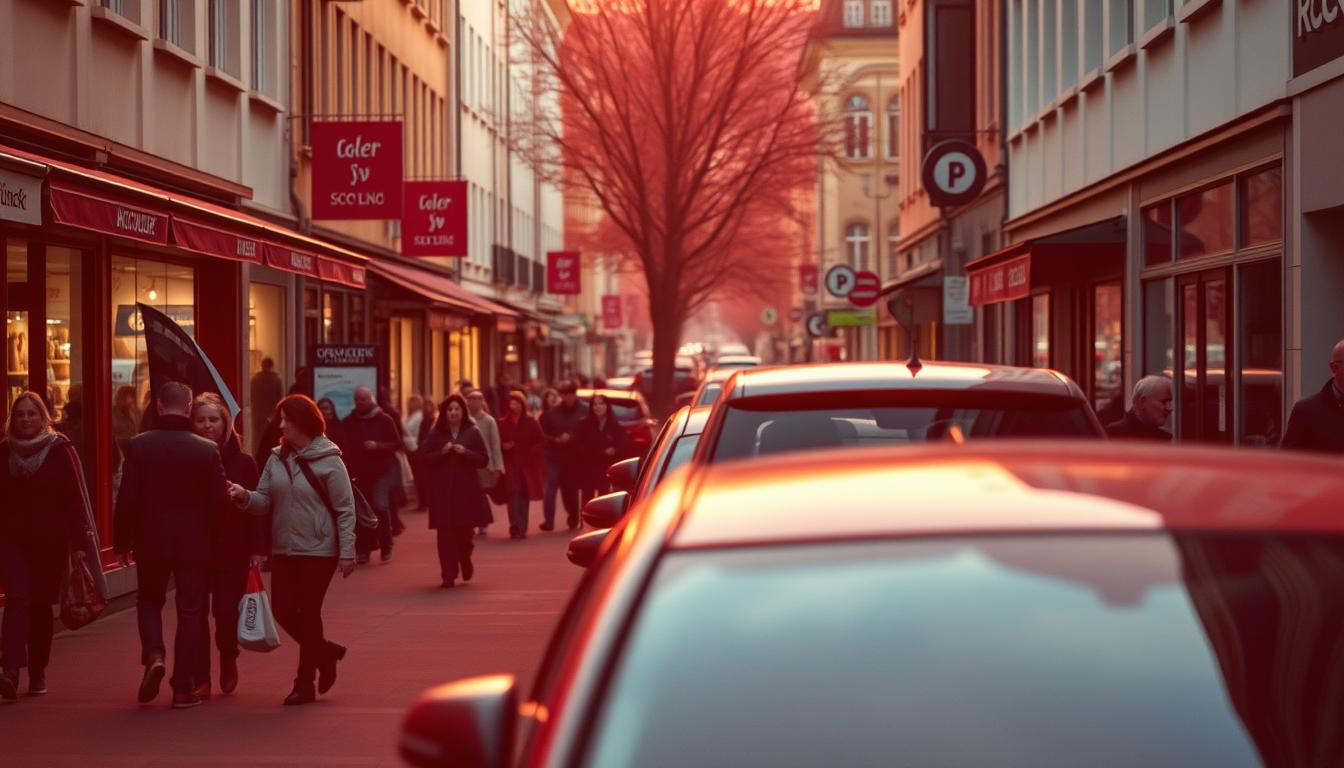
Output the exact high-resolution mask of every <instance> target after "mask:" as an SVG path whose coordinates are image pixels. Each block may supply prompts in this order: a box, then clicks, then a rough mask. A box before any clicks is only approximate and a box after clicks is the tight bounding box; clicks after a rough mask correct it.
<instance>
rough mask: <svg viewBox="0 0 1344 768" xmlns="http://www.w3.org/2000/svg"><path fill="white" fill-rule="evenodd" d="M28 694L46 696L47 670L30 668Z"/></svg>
mask: <svg viewBox="0 0 1344 768" xmlns="http://www.w3.org/2000/svg"><path fill="white" fill-rule="evenodd" d="M28 695H29V696H45V695H47V670H45V669H32V668H31V667H30V668H29V669H28Z"/></svg>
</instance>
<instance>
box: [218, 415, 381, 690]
mask: <svg viewBox="0 0 1344 768" xmlns="http://www.w3.org/2000/svg"><path fill="white" fill-rule="evenodd" d="M276 411H277V412H278V413H279V415H280V431H281V435H282V437H281V442H280V445H279V446H278V447H277V448H275V450H273V451H272V452H271V458H270V459H268V460H267V462H266V466H265V467H264V468H263V469H262V472H261V481H260V482H259V483H258V484H257V489H256V490H255V491H249V490H247V489H246V488H244V487H243V486H241V485H238V484H234V485H232V486H230V487H229V495H230V497H231V498H232V499H233V501H234V503H235V504H236V505H238V506H240V507H243V508H245V509H246V510H247V512H249V513H250V514H253V515H259V516H261V515H267V514H269V515H270V516H271V598H272V600H273V601H274V602H273V607H274V609H275V620H276V621H277V622H278V623H279V624H280V626H281V627H282V628H283V629H284V630H285V632H286V633H287V634H288V635H289V636H290V637H292V638H294V640H295V642H297V643H298V644H299V666H298V672H297V673H296V674H295V676H294V689H293V690H292V691H290V693H289V696H287V697H285V702H284V703H285V705H286V706H292V705H295V704H308V703H311V702H313V701H315V700H316V699H317V694H318V693H326V692H327V691H329V690H331V687H332V686H333V685H335V684H336V665H337V662H339V661H340V660H341V659H344V658H345V655H346V648H345V646H343V645H341V644H339V643H334V642H331V641H330V640H328V639H327V637H326V633H325V631H324V628H323V625H322V605H323V603H324V602H325V600H326V597H327V588H328V587H329V586H330V585H331V578H332V576H333V575H334V574H335V573H336V569H337V568H338V567H339V568H340V571H341V576H343V577H346V576H349V575H350V574H351V573H352V572H353V571H354V569H355V498H354V491H353V490H352V489H351V485H350V474H349V472H347V471H346V468H345V462H344V461H342V460H341V449H340V448H338V447H336V444H335V443H333V442H332V441H331V440H329V439H328V438H327V437H326V436H325V434H324V433H325V432H326V422H325V421H324V420H323V418H322V412H321V411H319V410H318V408H317V404H316V403H314V402H313V401H312V400H311V399H310V398H308V397H306V396H304V395H289V396H288V397H286V398H285V399H284V400H281V401H280V404H279V405H278V406H277V407H276ZM314 677H316V683H314Z"/></svg>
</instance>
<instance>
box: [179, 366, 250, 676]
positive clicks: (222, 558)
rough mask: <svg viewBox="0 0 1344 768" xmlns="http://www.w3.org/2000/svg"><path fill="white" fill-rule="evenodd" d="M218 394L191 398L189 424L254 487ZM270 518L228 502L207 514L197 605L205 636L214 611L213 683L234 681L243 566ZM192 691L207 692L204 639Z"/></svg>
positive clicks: (234, 476)
mask: <svg viewBox="0 0 1344 768" xmlns="http://www.w3.org/2000/svg"><path fill="white" fill-rule="evenodd" d="M230 416H231V414H230V413H229V408H228V406H226V405H225V404H224V400H223V399H221V398H220V396H219V395H216V394H215V393H213V392H207V393H206V394H203V395H201V396H199V397H197V398H196V401H195V402H194V403H192V406H191V427H192V430H193V431H194V432H195V433H196V434H198V435H200V436H201V437H204V438H205V439H207V440H210V441H212V442H214V443H215V444H216V445H218V446H219V458H220V461H221V462H222V463H223V464H224V475H225V476H226V477H227V478H228V480H229V482H230V483H237V484H238V485H241V486H243V487H244V488H246V489H248V490H249V491H255V490H256V489H257V481H258V479H259V474H258V472H257V463H256V462H255V461H253V459H252V457H251V456H249V455H247V454H246V453H244V452H243V445H242V442H241V441H240V440H239V439H238V435H237V433H235V432H234V431H233V420H232V419H231V418H230ZM268 530H270V518H269V517H258V516H255V515H249V514H247V513H245V512H243V511H241V510H239V509H236V508H234V507H232V506H230V507H226V508H222V509H218V510H215V511H214V515H213V517H212V518H211V531H210V539H211V542H210V543H211V549H212V561H211V563H210V594H209V596H208V598H207V599H206V604H205V605H204V606H203V610H202V611H201V637H202V639H204V638H208V637H210V616H212V615H213V616H214V617H215V647H216V648H218V649H219V689H220V690H221V691H223V692H224V693H233V690H234V689H235V688H237V687H238V604H239V603H240V602H241V601H242V599H243V593H244V592H246V591H247V570H248V568H249V567H250V566H254V565H255V566H260V565H261V562H262V560H264V559H265V558H266V551H267V548H266V533H267V531H268ZM200 652H201V655H200V659H199V661H198V662H197V670H198V671H197V675H196V680H197V683H196V690H195V693H196V695H197V696H199V697H200V698H202V699H208V698H210V643H209V642H202V643H201V644H200Z"/></svg>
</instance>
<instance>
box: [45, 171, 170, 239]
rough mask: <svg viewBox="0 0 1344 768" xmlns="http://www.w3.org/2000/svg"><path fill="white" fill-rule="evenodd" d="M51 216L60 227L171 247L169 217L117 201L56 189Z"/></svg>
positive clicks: (52, 192)
mask: <svg viewBox="0 0 1344 768" xmlns="http://www.w3.org/2000/svg"><path fill="white" fill-rule="evenodd" d="M50 199H51V215H52V218H53V219H54V220H55V221H56V222H57V223H58V224H68V225H70V226H72V227H79V228H81V229H89V230H92V231H94V232H101V233H102V234H104V235H115V236H116V237H128V238H130V239H132V240H140V241H141V242H145V243H154V244H156V245H167V244H168V214H167V213H160V212H158V211H152V210H149V209H147V208H141V207H139V206H135V205H126V204H125V203H120V202H117V201H116V200H108V199H105V198H102V197H97V196H95V195H91V194H88V193H86V192H76V191H75V190H73V189H64V188H62V187H56V186H53V187H52V188H51V194H50Z"/></svg>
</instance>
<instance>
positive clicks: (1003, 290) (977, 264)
mask: <svg viewBox="0 0 1344 768" xmlns="http://www.w3.org/2000/svg"><path fill="white" fill-rule="evenodd" d="M994 255H995V254H991V256H986V257H985V258H983V259H977V260H976V261H973V262H971V263H970V264H967V265H966V271H967V272H968V273H969V274H970V276H971V306H972V307H983V306H985V305H988V304H998V303H1000V302H1004V301H1015V300H1017V299H1023V298H1026V297H1027V296H1029V295H1030V294H1031V252H1030V251H1028V252H1026V253H1023V254H1021V255H1018V256H1012V257H1009V258H1004V259H1001V260H995V261H993V262H992V263H984V262H987V261H988V260H989V259H990V258H992V256H994Z"/></svg>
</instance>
